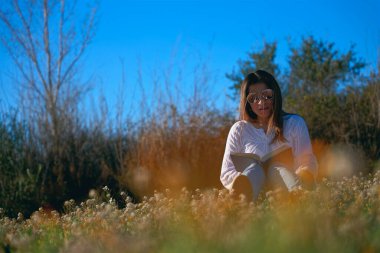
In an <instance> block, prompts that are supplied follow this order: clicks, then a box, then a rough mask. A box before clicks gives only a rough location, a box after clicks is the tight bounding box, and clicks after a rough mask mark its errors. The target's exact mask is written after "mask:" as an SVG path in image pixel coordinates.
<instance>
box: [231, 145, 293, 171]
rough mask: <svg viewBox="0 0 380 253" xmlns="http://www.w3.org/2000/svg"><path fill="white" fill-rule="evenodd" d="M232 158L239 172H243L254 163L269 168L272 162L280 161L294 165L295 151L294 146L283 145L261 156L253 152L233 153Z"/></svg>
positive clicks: (287, 164) (288, 165)
mask: <svg viewBox="0 0 380 253" xmlns="http://www.w3.org/2000/svg"><path fill="white" fill-rule="evenodd" d="M231 160H232V163H233V164H234V166H235V169H236V170H237V171H239V172H243V171H244V170H245V169H246V168H247V167H248V166H250V165H252V164H253V163H259V164H261V165H262V166H263V168H264V169H265V168H267V167H268V165H269V164H270V163H275V162H276V163H280V164H283V165H285V166H286V167H292V166H293V153H292V148H291V147H289V146H286V145H283V146H281V147H279V148H277V149H275V150H272V151H271V152H269V153H268V154H266V155H264V156H263V157H260V156H258V155H256V154H252V153H231Z"/></svg>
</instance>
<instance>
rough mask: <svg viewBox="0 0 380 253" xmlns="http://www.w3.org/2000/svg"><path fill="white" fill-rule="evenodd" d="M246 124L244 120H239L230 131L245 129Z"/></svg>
mask: <svg viewBox="0 0 380 253" xmlns="http://www.w3.org/2000/svg"><path fill="white" fill-rule="evenodd" d="M247 124H248V122H247V121H245V120H239V121H236V122H235V123H234V124H233V125H232V126H231V130H237V129H241V128H243V127H245V126H246V125H247Z"/></svg>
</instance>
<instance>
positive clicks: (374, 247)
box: [0, 171, 380, 252]
mask: <svg viewBox="0 0 380 253" xmlns="http://www.w3.org/2000/svg"><path fill="white" fill-rule="evenodd" d="M120 196H121V197H122V198H123V199H124V206H123V207H121V208H120V207H118V205H117V203H116V201H115V199H114V198H112V196H111V194H110V190H109V189H108V187H104V188H103V189H102V190H100V191H95V190H91V191H90V192H89V197H88V199H87V200H86V201H84V202H81V203H80V204H76V203H75V201H74V200H68V201H66V202H65V203H64V212H62V213H58V212H57V211H54V210H47V209H44V208H40V209H39V210H38V211H36V212H34V213H33V214H32V215H31V216H30V218H28V219H24V218H23V216H22V215H21V214H19V216H18V217H17V218H14V219H10V218H8V217H2V218H1V219H0V241H1V244H2V249H3V252H251V251H258V252H379V251H380V240H379V238H380V171H377V172H375V173H374V174H372V175H367V176H364V175H358V176H353V177H350V178H343V179H342V180H339V181H333V180H329V179H326V178H324V179H322V180H321V182H320V183H318V185H317V187H316V189H315V190H313V191H306V190H302V189H298V190H296V191H294V192H291V193H287V192H283V191H279V190H277V191H267V192H266V193H263V194H262V195H261V196H260V198H259V200H258V201H257V202H256V203H252V202H251V203H249V202H247V201H246V200H245V198H244V196H243V195H241V196H235V195H234V193H231V192H228V191H227V190H224V189H223V190H221V189H209V190H199V189H196V190H193V191H190V190H187V189H186V188H183V189H182V190H181V191H179V192H177V191H171V190H168V189H167V190H164V191H162V192H157V191H156V192H155V193H154V194H153V195H152V196H150V197H144V198H143V200H142V201H141V202H140V203H133V202H132V198H131V197H130V196H128V195H127V194H126V193H124V192H121V193H120Z"/></svg>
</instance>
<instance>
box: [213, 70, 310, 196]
mask: <svg viewBox="0 0 380 253" xmlns="http://www.w3.org/2000/svg"><path fill="white" fill-rule="evenodd" d="M239 110H240V119H241V120H240V121H238V122H236V123H235V124H234V125H233V126H232V127H231V129H230V132H229V134H228V138H227V144H226V149H225V153H224V158H223V164H222V170H221V175H220V180H221V182H222V184H223V185H224V187H226V188H227V189H230V190H231V189H234V190H235V192H236V193H237V194H241V193H243V194H245V195H246V197H247V198H248V199H249V200H250V199H252V198H253V200H256V199H257V197H258V195H259V193H260V191H261V190H262V188H263V187H264V185H268V186H269V187H271V188H278V187H281V188H284V189H287V190H288V191H292V190H293V189H295V188H298V187H299V186H306V185H310V184H312V183H314V178H315V177H316V175H317V162H316V159H315V156H314V154H313V151H312V147H311V143H310V137H309V132H308V129H307V126H306V124H305V121H304V120H303V118H302V117H300V116H298V115H296V114H288V113H285V112H284V111H283V110H282V96H281V90H280V87H279V85H278V83H277V81H276V80H275V78H274V77H273V76H272V75H271V74H269V73H268V72H266V71H264V70H258V71H256V72H254V73H251V74H248V75H247V76H246V78H245V79H244V81H243V83H242V86H241V96H240V109H239ZM283 145H287V146H289V147H291V150H292V152H291V153H292V155H291V156H292V163H290V164H289V163H281V162H273V163H270V164H269V166H267V167H265V168H263V166H262V165H261V164H259V163H255V164H252V165H251V166H249V167H247V168H246V169H245V170H244V171H243V172H242V173H240V172H238V171H236V169H235V167H234V164H233V163H232V160H231V153H254V154H257V155H259V156H260V157H262V156H264V155H265V154H268V153H269V152H271V151H272V150H275V149H277V148H278V147H280V146H283Z"/></svg>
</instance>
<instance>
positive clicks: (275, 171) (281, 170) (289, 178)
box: [267, 165, 299, 191]
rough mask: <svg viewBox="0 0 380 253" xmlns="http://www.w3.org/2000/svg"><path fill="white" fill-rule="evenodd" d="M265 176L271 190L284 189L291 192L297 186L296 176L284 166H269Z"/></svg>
mask: <svg viewBox="0 0 380 253" xmlns="http://www.w3.org/2000/svg"><path fill="white" fill-rule="evenodd" d="M267 176H268V182H269V185H270V187H271V188H284V189H287V190H288V191H291V190H293V189H294V188H296V187H297V186H298V185H299V179H298V177H297V175H296V174H295V173H294V172H292V171H291V170H289V169H288V168H285V167H284V166H279V165H273V166H270V167H269V168H268V172H267Z"/></svg>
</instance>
